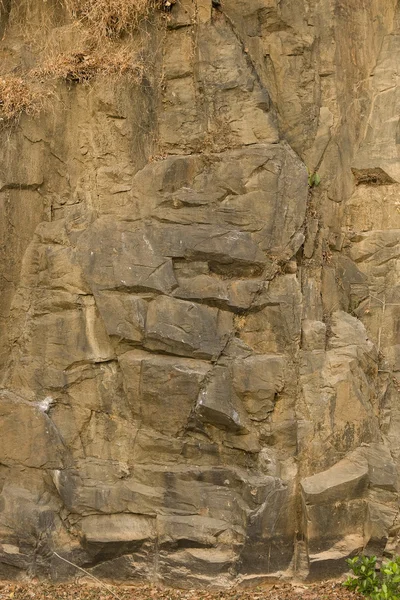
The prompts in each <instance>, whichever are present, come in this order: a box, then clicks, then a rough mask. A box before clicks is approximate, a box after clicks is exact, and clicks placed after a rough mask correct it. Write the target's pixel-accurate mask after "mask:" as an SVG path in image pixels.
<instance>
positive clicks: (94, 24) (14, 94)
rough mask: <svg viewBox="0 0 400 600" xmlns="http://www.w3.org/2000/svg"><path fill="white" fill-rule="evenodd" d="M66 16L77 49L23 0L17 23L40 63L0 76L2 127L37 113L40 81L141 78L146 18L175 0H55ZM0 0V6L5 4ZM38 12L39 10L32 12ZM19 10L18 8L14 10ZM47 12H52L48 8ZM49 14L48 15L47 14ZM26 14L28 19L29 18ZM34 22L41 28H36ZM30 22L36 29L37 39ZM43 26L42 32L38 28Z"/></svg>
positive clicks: (29, 0) (41, 94)
mask: <svg viewBox="0 0 400 600" xmlns="http://www.w3.org/2000/svg"><path fill="white" fill-rule="evenodd" d="M58 2H59V5H60V6H62V7H64V9H65V10H66V12H67V15H68V17H69V21H70V22H69V24H67V25H66V26H65V27H67V28H70V31H71V34H70V35H71V38H70V40H71V39H75V43H74V45H75V48H74V49H73V50H72V51H67V52H66V51H65V47H66V46H65V44H64V47H62V46H63V44H61V45H60V44H59V43H58V41H57V39H55V40H54V38H53V39H52V38H51V35H50V36H49V34H51V32H52V31H53V32H54V31H55V29H54V23H53V22H52V21H51V20H50V21H51V22H49V23H47V21H46V23H45V22H44V21H43V23H42V20H43V19H44V18H45V17H46V15H47V12H48V11H46V10H44V9H43V10H40V11H39V13H38V14H37V15H36V16H37V18H38V19H39V21H37V20H36V17H35V19H34V18H30V16H32V15H33V14H34V8H35V6H36V4H35V3H32V0H23V1H22V2H21V6H20V9H21V10H22V9H23V14H22V13H21V14H19V13H18V15H17V16H16V20H17V22H20V23H21V24H25V25H24V26H25V27H26V31H25V33H26V39H27V40H28V41H29V44H30V46H31V47H32V48H34V49H35V51H36V54H37V56H38V57H39V60H38V66H37V67H36V68H34V69H33V70H30V71H27V72H25V73H24V74H23V76H21V77H16V76H14V75H12V74H6V75H3V76H1V75H0V126H1V125H3V126H4V125H9V124H12V123H13V122H15V121H18V120H19V118H20V116H21V115H22V114H23V113H26V114H27V115H29V116H36V115H37V114H38V113H39V112H40V110H41V109H42V108H43V107H44V98H45V97H46V94H45V93H44V90H45V86H44V84H45V83H46V82H47V81H48V80H63V81H67V82H69V83H87V82H90V81H91V80H92V79H94V78H95V77H96V76H99V75H105V76H110V77H113V78H118V77H121V76H128V77H130V78H131V79H132V80H134V81H135V82H140V81H141V80H142V78H143V76H144V74H145V72H146V71H148V69H149V65H147V66H146V64H145V61H144V60H143V58H138V57H139V56H143V53H142V52H141V50H143V46H144V45H145V43H146V42H145V40H146V38H147V36H148V30H147V26H146V22H147V21H149V20H150V18H151V15H152V14H154V12H155V10H156V9H157V8H165V7H166V6H171V5H172V4H174V3H175V0H58ZM4 6H5V4H4V0H0V9H1V8H2V7H3V8H4ZM36 12H37V11H36ZM15 14H17V13H15ZM49 14H50V13H49ZM47 16H48V15H47ZM28 17H29V18H28ZM38 22H40V23H42V24H43V28H39V29H38V27H37V24H38ZM29 23H31V24H34V25H35V27H36V30H37V36H36V37H37V39H36V37H35V35H34V34H33V33H32V31H31V28H30V27H29ZM40 30H41V31H40Z"/></svg>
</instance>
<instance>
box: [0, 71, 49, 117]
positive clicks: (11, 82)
mask: <svg viewBox="0 0 400 600" xmlns="http://www.w3.org/2000/svg"><path fill="white" fill-rule="evenodd" d="M42 107H43V92H42V91H41V90H39V89H38V88H37V87H36V86H35V85H34V84H31V83H30V82H28V81H27V80H23V79H21V78H20V77H15V76H14V75H4V76H3V77H0V119H1V121H2V123H3V124H7V123H10V122H13V121H16V120H18V119H19V117H20V116H21V115H22V113H26V114H27V115H30V116H35V115H37V114H38V113H39V112H40V110H41V109H42Z"/></svg>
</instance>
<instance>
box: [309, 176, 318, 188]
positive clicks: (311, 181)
mask: <svg viewBox="0 0 400 600" xmlns="http://www.w3.org/2000/svg"><path fill="white" fill-rule="evenodd" d="M320 183H321V177H320V176H319V174H318V173H316V172H315V173H310V172H308V187H310V188H312V187H318V186H319V184H320Z"/></svg>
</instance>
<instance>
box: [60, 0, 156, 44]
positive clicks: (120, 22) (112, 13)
mask: <svg viewBox="0 0 400 600" xmlns="http://www.w3.org/2000/svg"><path fill="white" fill-rule="evenodd" d="M64 2H65V5H66V8H67V10H68V12H69V13H70V15H71V17H72V18H73V19H76V20H79V21H81V22H82V24H83V25H85V27H87V28H88V30H89V31H90V32H91V34H92V35H93V36H94V37H96V38H99V39H104V38H109V39H116V38H119V37H121V36H122V35H124V34H129V33H131V32H133V31H135V29H137V27H138V26H139V24H140V23H141V22H142V21H143V20H144V19H147V18H148V17H149V15H150V14H151V12H152V10H153V9H155V8H156V7H157V6H161V5H162V4H163V2H162V1H160V0H64Z"/></svg>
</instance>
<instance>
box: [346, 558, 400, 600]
mask: <svg viewBox="0 0 400 600" xmlns="http://www.w3.org/2000/svg"><path fill="white" fill-rule="evenodd" d="M346 562H347V564H348V565H349V567H350V569H351V570H352V571H353V573H354V575H356V577H351V576H350V577H348V578H347V580H346V581H345V582H344V583H343V585H344V586H345V587H347V588H348V589H349V590H352V591H355V592H359V593H361V594H363V595H364V596H367V597H368V598H371V600H400V557H397V558H395V559H394V560H391V561H389V562H387V563H384V564H382V566H381V568H380V569H378V568H377V566H376V556H371V557H368V556H356V557H355V558H349V559H348V560H347V561H346Z"/></svg>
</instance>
